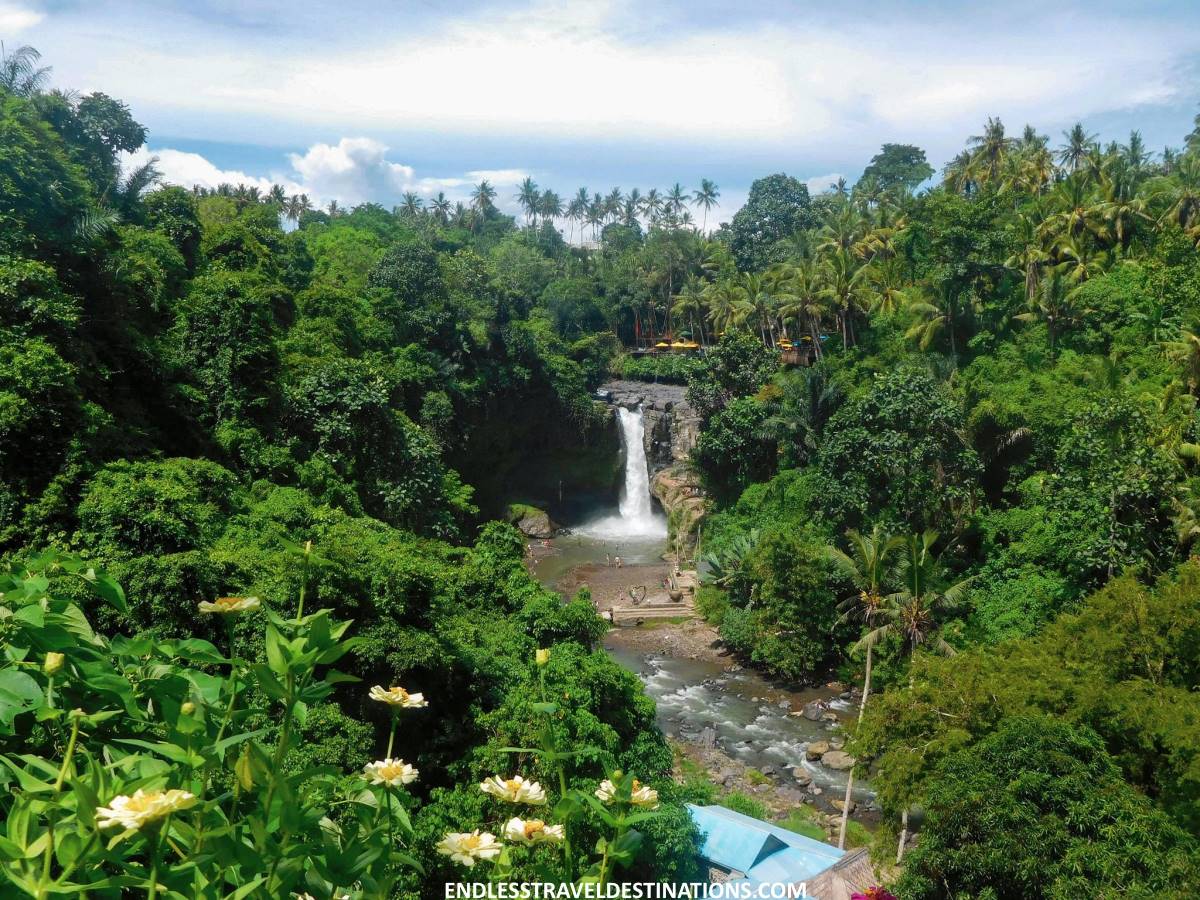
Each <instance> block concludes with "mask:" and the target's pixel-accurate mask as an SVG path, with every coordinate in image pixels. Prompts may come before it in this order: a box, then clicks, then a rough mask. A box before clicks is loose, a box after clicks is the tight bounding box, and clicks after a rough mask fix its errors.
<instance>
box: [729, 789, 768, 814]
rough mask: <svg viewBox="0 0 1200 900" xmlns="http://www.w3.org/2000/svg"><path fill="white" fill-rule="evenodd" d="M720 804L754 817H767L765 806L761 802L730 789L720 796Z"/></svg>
mask: <svg viewBox="0 0 1200 900" xmlns="http://www.w3.org/2000/svg"><path fill="white" fill-rule="evenodd" d="M721 805H722V806H724V807H726V808H728V809H732V810H733V811H734V812H740V813H741V814H742V815H744V816H751V817H753V818H755V819H766V817H767V808H766V807H765V806H764V805H763V804H762V803H760V802H759V801H758V800H755V799H754V798H753V797H750V796H747V795H746V794H743V793H740V792H738V791H732V792H731V793H728V794H726V795H725V796H724V797H722V798H721Z"/></svg>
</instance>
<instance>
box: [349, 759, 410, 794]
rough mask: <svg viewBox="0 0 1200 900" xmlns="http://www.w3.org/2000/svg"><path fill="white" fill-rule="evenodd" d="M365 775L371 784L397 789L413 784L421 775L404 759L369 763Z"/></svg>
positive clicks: (364, 771)
mask: <svg viewBox="0 0 1200 900" xmlns="http://www.w3.org/2000/svg"><path fill="white" fill-rule="evenodd" d="M363 774H364V775H366V776H367V778H368V779H370V781H371V784H386V785H390V786H391V787H397V786H398V785H401V784H412V783H413V782H414V781H416V780H417V775H418V774H419V773H418V772H417V770H416V769H414V768H413V767H412V766H411V765H410V764H409V763H406V762H405V761H404V760H402V759H392V758H391V757H389V758H387V759H381V760H379V762H373V763H367V764H366V765H365V766H364V767H363Z"/></svg>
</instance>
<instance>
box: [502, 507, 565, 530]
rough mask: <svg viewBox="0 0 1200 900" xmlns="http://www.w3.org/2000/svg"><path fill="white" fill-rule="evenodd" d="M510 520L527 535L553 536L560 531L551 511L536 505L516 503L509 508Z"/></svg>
mask: <svg viewBox="0 0 1200 900" xmlns="http://www.w3.org/2000/svg"><path fill="white" fill-rule="evenodd" d="M508 515H509V521H510V522H512V523H513V524H514V525H515V526H516V527H517V530H518V531H520V532H521V534H523V535H525V536H526V537H531V538H552V537H554V535H555V533H556V532H557V531H558V526H557V525H555V524H554V522H553V521H552V520H551V519H550V515H549V513H547V512H545V511H543V510H540V509H538V508H537V507H536V506H526V505H525V504H523V503H514V504H513V505H512V506H510V507H509V510H508Z"/></svg>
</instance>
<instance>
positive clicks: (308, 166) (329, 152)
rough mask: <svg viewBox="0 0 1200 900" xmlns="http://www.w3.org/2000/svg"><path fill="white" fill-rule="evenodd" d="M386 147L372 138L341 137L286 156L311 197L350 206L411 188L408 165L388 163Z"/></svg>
mask: <svg viewBox="0 0 1200 900" xmlns="http://www.w3.org/2000/svg"><path fill="white" fill-rule="evenodd" d="M387 152H388V148H387V145H386V144H383V143H381V142H380V141H377V140H373V139H372V138H365V137H358V138H346V137H344V138H342V139H341V140H340V141H338V142H337V144H336V145H330V144H313V145H312V146H311V147H309V148H308V151H307V152H306V153H304V154H303V155H301V154H299V153H290V154H288V159H289V161H290V162H291V165H292V169H293V172H294V177H295V178H296V180H297V181H299V182H301V183H303V184H305V185H307V186H308V191H307V192H308V194H309V195H310V196H314V197H329V198H336V199H337V200H338V202H339V203H345V204H354V203H362V202H364V201H366V200H379V199H381V198H385V197H393V196H395V195H396V194H398V193H402V192H403V191H405V190H409V189H411V188H412V187H413V185H414V173H413V170H412V167H411V166H406V165H402V164H401V163H395V162H390V161H389V160H388V159H387V158H386V157H387Z"/></svg>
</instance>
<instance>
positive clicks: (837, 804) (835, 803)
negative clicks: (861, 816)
mask: <svg viewBox="0 0 1200 900" xmlns="http://www.w3.org/2000/svg"><path fill="white" fill-rule="evenodd" d="M830 806H832V807H833V808H834V809H836V810H837V811H838V812H841V811H842V810H843V809H844V808H845V806H846V801H845V800H831V801H830ZM857 808H858V804H857V803H855V802H854V801H853V800H851V801H850V814H851V815H853V814H854V810H855V809H857Z"/></svg>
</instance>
